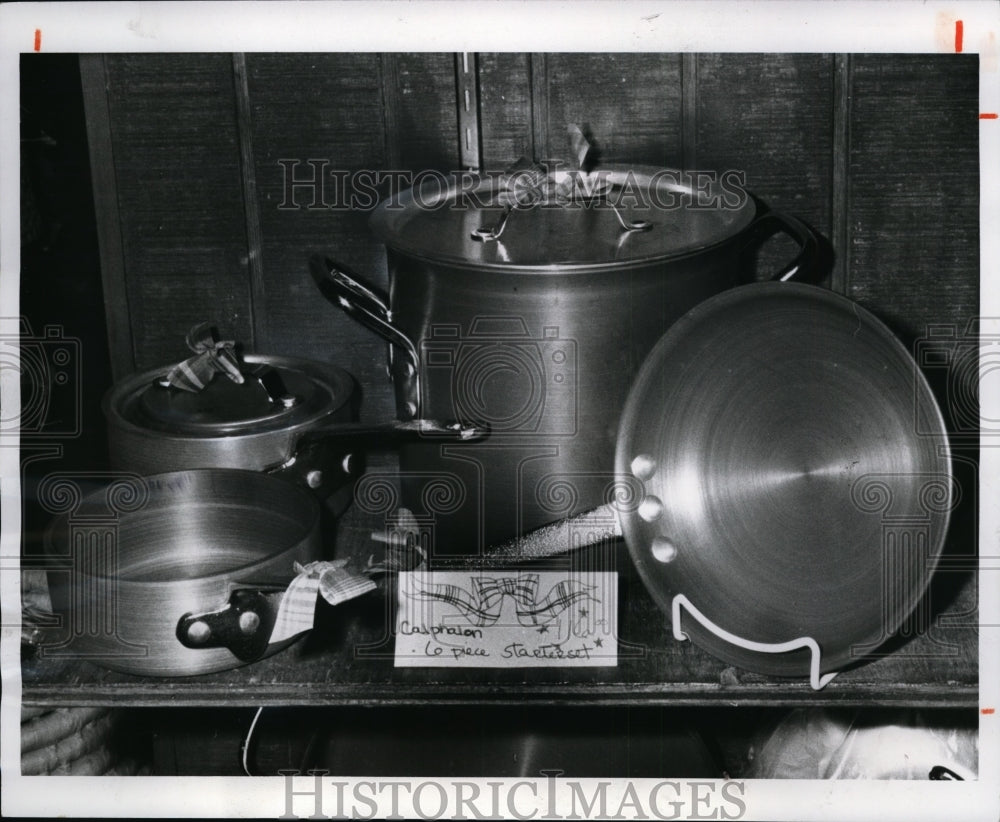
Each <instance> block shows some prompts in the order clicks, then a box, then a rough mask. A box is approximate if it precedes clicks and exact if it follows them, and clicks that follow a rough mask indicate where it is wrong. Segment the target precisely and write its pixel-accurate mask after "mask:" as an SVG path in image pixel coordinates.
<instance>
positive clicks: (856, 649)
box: [616, 283, 958, 687]
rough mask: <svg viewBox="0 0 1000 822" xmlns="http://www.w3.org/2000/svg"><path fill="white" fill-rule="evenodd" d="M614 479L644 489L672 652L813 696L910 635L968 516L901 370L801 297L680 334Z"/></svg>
mask: <svg viewBox="0 0 1000 822" xmlns="http://www.w3.org/2000/svg"><path fill="white" fill-rule="evenodd" d="M918 432H920V433H918ZM926 432H932V433H931V434H930V435H928V434H927V433H926ZM616 463H617V471H618V472H619V473H622V474H632V475H633V476H635V477H636V478H638V479H639V480H641V482H642V485H643V493H642V494H641V495H640V496H641V499H642V501H641V504H638V505H637V506H636V507H635V508H634V510H632V511H630V512H628V513H626V515H625V516H623V523H622V525H623V529H624V532H625V537H626V540H627V542H628V546H629V551H630V553H631V555H632V558H633V560H634V562H635V565H636V566H637V568H638V570H639V573H640V575H641V577H642V579H643V581H644V582H645V584H646V586H647V588H648V589H649V591H650V592H651V593H652V595H653V597H654V599H655V600H656V601H657V603H658V604H659V605H660V607H661V608H663V609H664V610H665V611H667V612H668V613H670V614H671V617H672V620H673V631H674V635H675V636H676V637H677V638H690V639H691V640H692V641H694V642H695V643H696V644H698V645H699V646H701V647H702V648H704V649H705V650H707V651H709V652H710V653H712V654H713V655H715V656H716V657H718V658H720V659H723V660H725V661H727V662H730V663H731V664H735V665H738V666H740V667H742V668H745V669H747V670H750V671H756V672H759V673H765V674H774V675H795V676H798V675H805V674H810V675H811V676H812V677H813V684H814V685H815V686H816V687H819V686H820V685H821V684H823V683H824V682H825V681H827V680H828V678H829V677H828V675H827V672H830V671H835V670H838V669H840V668H843V667H845V666H846V665H848V664H850V663H851V662H852V661H854V660H856V659H859V658H860V657H863V656H865V655H866V654H868V653H871V652H872V651H874V650H875V649H876V648H877V647H878V646H879V645H880V644H882V643H883V642H884V641H885V640H886V639H887V638H889V637H890V636H891V635H893V634H894V633H895V632H896V631H897V630H898V629H899V628H900V627H901V626H902V625H903V622H904V620H906V619H907V618H908V617H909V616H910V614H911V612H912V611H913V609H914V608H915V607H916V606H917V604H918V602H919V601H920V599H921V597H922V596H923V594H924V592H925V589H926V587H927V584H928V582H929V579H930V576H931V574H932V572H933V570H934V567H935V565H936V563H937V561H938V557H939V555H940V553H941V550H942V546H943V543H944V539H945V534H946V531H947V527H948V521H949V516H950V511H951V510H952V508H953V507H954V505H955V503H956V501H957V498H958V493H957V489H956V487H955V484H954V481H953V477H952V471H951V462H950V452H949V449H948V441H947V436H946V430H945V427H944V422H943V419H942V416H941V413H940V410H939V408H938V406H937V403H936V402H935V400H934V397H933V395H932V394H931V391H930V389H929V387H928V385H927V382H926V380H925V379H924V377H923V375H922V374H921V373H920V371H919V370H918V369H917V367H916V365H915V363H914V361H913V359H912V358H911V356H910V355H909V353H908V352H907V350H906V349H905V348H904V347H903V346H902V345H901V344H900V342H899V341H898V340H897V339H896V337H895V336H894V335H893V334H892V332H891V331H890V330H889V329H888V328H887V327H886V326H885V325H884V324H883V323H881V322H880V321H879V320H878V319H876V318H875V317H874V316H873V315H872V314H870V313H869V312H868V311H866V310H865V309H863V308H861V307H860V306H858V305H856V304H855V303H853V302H852V301H850V300H848V299H846V298H844V297H842V296H839V295H837V294H834V293H832V292H830V291H827V290H825V289H821V288H817V287H813V286H806V285H800V284H793V283H761V284H754V285H748V286H742V287H739V288H736V289H732V290H730V291H727V292H725V293H723V294H720V295H718V296H716V297H713V298H711V299H710V300H708V301H706V302H704V303H702V304H701V305H699V306H697V307H696V308H694V309H693V310H692V311H691V312H689V313H688V314H687V315H685V316H684V317H683V318H682V319H681V320H679V321H678V322H677V323H676V324H675V325H674V326H672V328H671V329H670V330H669V331H668V332H667V334H666V335H665V336H664V337H663V338H662V339H661V340H660V342H659V343H658V344H657V346H656V347H655V348H654V350H653V351H652V352H651V354H650V355H649V357H648V358H647V359H646V361H645V363H644V364H643V367H642V369H641V370H640V373H639V375H638V377H637V379H636V382H635V383H634V385H633V388H632V391H631V393H630V395H629V399H628V402H627V404H626V407H625V410H624V413H623V416H622V419H621V425H620V429H619V437H618V451H617V457H616ZM821 673H822V674H824V676H821Z"/></svg>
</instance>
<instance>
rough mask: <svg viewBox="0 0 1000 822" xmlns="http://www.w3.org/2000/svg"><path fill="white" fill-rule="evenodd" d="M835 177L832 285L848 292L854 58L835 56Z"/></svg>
mask: <svg viewBox="0 0 1000 822" xmlns="http://www.w3.org/2000/svg"><path fill="white" fill-rule="evenodd" d="M832 173H833V179H832V180H831V186H830V197H831V202H830V234H831V237H830V242H831V243H832V244H833V252H834V260H833V270H832V271H831V272H830V288H831V290H833V291H836V292H837V293H839V294H846V293H847V290H848V288H849V287H850V279H851V276H850V275H851V260H850V255H851V248H850V209H851V203H850V196H851V195H850V189H851V187H850V174H851V57H850V55H848V54H837V55H834V57H833V172H832Z"/></svg>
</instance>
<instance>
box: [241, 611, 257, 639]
mask: <svg viewBox="0 0 1000 822" xmlns="http://www.w3.org/2000/svg"><path fill="white" fill-rule="evenodd" d="M259 627H260V615H259V614H258V613H257V612H256V611H244V612H243V613H242V614H240V630H241V631H242V632H243V633H245V634H252V633H253V632H254V631H256V630H257V629H258V628H259Z"/></svg>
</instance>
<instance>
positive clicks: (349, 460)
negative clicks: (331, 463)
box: [340, 454, 354, 474]
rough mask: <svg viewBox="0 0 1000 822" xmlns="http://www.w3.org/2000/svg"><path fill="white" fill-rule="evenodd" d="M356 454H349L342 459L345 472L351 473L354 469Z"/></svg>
mask: <svg viewBox="0 0 1000 822" xmlns="http://www.w3.org/2000/svg"><path fill="white" fill-rule="evenodd" d="M353 463H354V454H347V455H346V456H345V457H344V458H343V459H342V460H341V461H340V467H341V468H343V469H344V473H345V474H350V473H351V471H353V470H354V465H353Z"/></svg>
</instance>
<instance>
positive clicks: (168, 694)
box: [21, 682, 979, 708]
mask: <svg viewBox="0 0 1000 822" xmlns="http://www.w3.org/2000/svg"><path fill="white" fill-rule="evenodd" d="M21 699H22V704H24V705H26V706H31V707H65V706H70V705H73V706H81V707H83V706H91V705H113V706H115V707H177V708H185V707H187V708H194V707H232V708H237V707H257V706H261V705H264V706H272V707H277V706H282V707H293V706H299V707H301V706H314V707H320V706H349V705H350V706H367V707H377V706H402V705H426V704H429V703H433V704H436V705H469V704H489V705H504V704H519V705H523V704H524V703H526V702H530V703H535V704H544V705H586V706H614V705H635V704H642V705H655V706H663V707H670V706H676V707H694V706H716V707H746V706H753V707H765V706H766V707H781V706H788V707H793V706H801V705H809V706H831V705H852V706H866V707H882V706H893V707H910V708H976V707H978V705H979V688H978V686H976V685H949V686H940V687H938V686H935V687H928V686H927V685H913V686H905V685H895V686H892V687H888V688H887V687H886V685H885V684H884V683H877V684H876V683H872V684H871V685H866V684H851V685H849V686H845V687H842V688H828V689H826V690H823V691H813V690H811V689H810V688H809V687H808V686H803V685H798V684H796V685H788V686H780V685H774V684H768V685H761V686H747V685H744V686H740V687H720V686H713V685H705V686H703V687H696V686H692V685H690V684H686V685H684V686H683V687H678V688H670V687H663V686H650V687H638V688H630V689H622V688H621V687H620V686H619V687H616V688H615V689H614V690H602V689H600V688H594V687H593V686H592V685H588V686H581V687H578V688H575V687H567V686H565V685H560V686H553V687H550V688H546V687H537V686H536V687H531V688H526V687H525V686H524V685H520V686H516V687H514V686H512V687H498V686H482V687H470V686H468V685H462V686H454V687H449V686H442V685H437V686H430V687H426V688H412V687H411V688H408V689H407V693H405V694H401V693H400V689H399V688H398V687H393V686H379V687H371V686H365V687H363V688H358V687H351V688H343V687H340V688H338V687H323V686H317V685H316V684H311V685H308V686H303V687H301V688H297V689H290V688H289V687H288V685H283V686H281V687H280V688H273V689H272V688H267V687H261V686H260V685H255V686H253V687H247V688H238V687H237V688H233V687H230V688H227V689H226V691H225V693H219V692H218V691H217V690H213V689H212V688H206V687H204V686H201V685H184V684H178V683H176V682H170V683H163V684H153V685H140V686H137V685H135V684H130V685H129V686H127V687H107V686H105V687H101V686H93V685H89V686H85V687H79V688H72V687H66V686H65V685H63V686H41V687H38V686H33V687H26V688H25V689H24V691H23V693H22V697H21Z"/></svg>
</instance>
